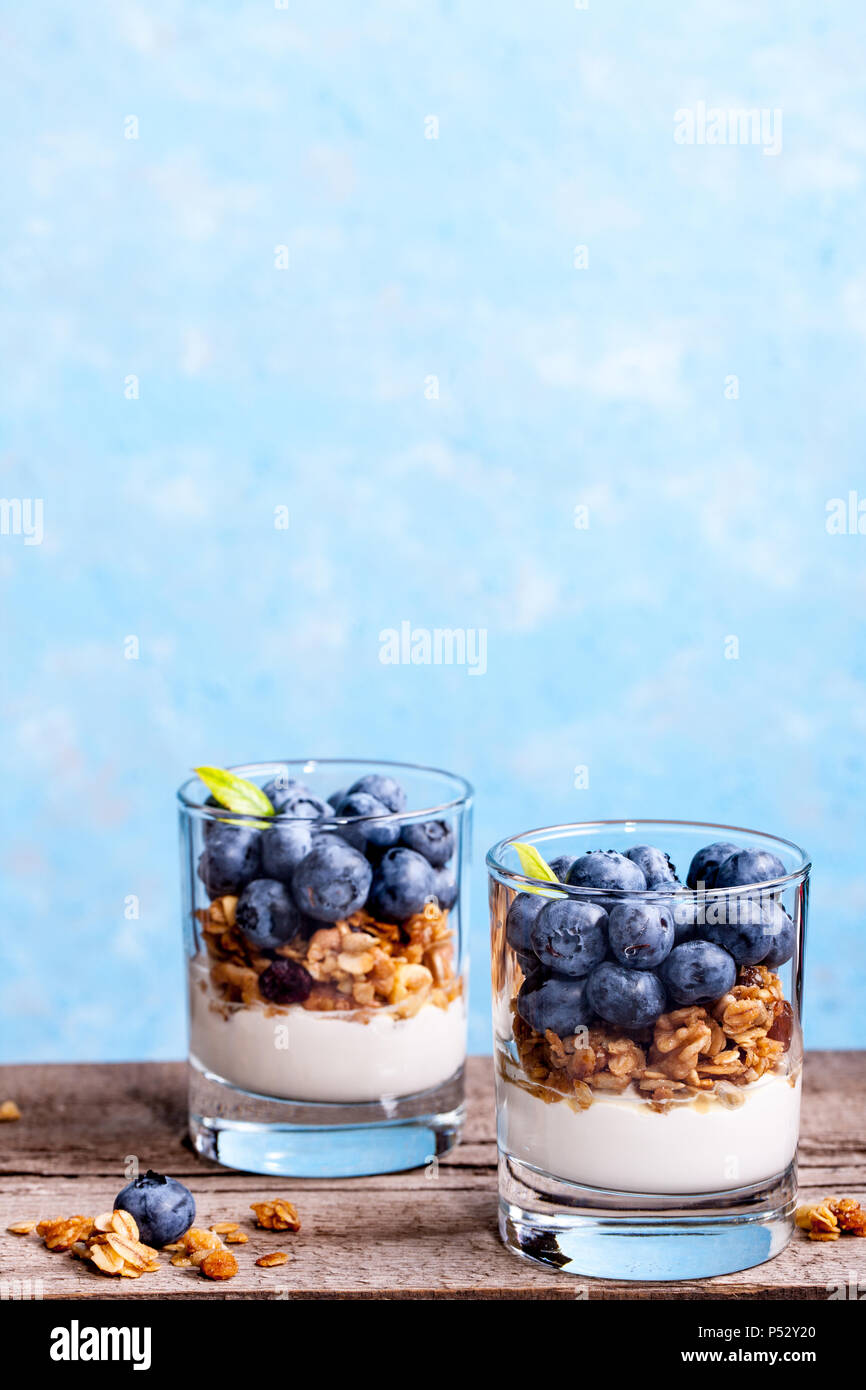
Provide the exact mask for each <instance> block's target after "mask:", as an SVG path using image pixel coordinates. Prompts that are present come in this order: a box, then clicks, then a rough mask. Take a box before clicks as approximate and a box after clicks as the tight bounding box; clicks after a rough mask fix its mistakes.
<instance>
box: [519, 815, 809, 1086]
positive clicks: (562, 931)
mask: <svg viewBox="0 0 866 1390" xmlns="http://www.w3.org/2000/svg"><path fill="white" fill-rule="evenodd" d="M518 848H520V846H518ZM523 848H524V849H527V848H528V847H526V846H524V847H523ZM536 862H537V861H536ZM542 863H543V861H542ZM545 867H546V868H548V869H549V870H552V874H551V882H550V885H549V886H548V888H547V889H546V890H545V889H540V888H537V889H535V890H533V891H526V892H521V893H517V894H515V895H514V896H513V897H512V898H511V901H510V904H509V906H508V910H507V914H506V918H505V923H504V928H505V938H506V942H507V944H508V946H509V947H510V948H511V951H512V952H513V953H514V962H515V964H514V971H515V980H516V982H520V981H522V983H519V987H518V988H517V989H516V996H515V999H514V1001H513V1011H514V1024H513V1032H514V1042H515V1044H516V1048H517V1056H518V1057H519V1059H520V1066H517V1065H515V1063H514V1058H513V1057H511V1058H509V1057H508V1056H505V1055H504V1056H503V1057H502V1058H500V1065H501V1068H502V1070H503V1074H504V1075H505V1076H506V1079H508V1080H511V1081H515V1082H516V1083H517V1084H518V1085H520V1086H522V1087H523V1088H524V1089H526V1090H529V1091H530V1092H531V1093H532V1094H535V1095H538V1096H539V1097H540V1098H542V1099H543V1100H545V1101H548V1102H550V1101H556V1100H561V1099H564V1098H565V1099H570V1100H572V1101H574V1100H575V1099H576V1100H577V1101H578V1103H579V1105H580V1107H582V1108H585V1107H586V1106H587V1105H588V1104H590V1103H591V1102H592V1100H593V1098H594V1097H595V1096H599V1095H605V1094H609V1095H613V1096H616V1095H622V1094H623V1093H624V1092H626V1091H628V1092H630V1093H631V1094H633V1095H635V1096H639V1097H641V1098H643V1099H645V1100H647V1101H649V1102H650V1104H651V1106H652V1107H653V1109H656V1110H658V1111H660V1112H665V1111H667V1110H668V1109H669V1108H670V1107H671V1105H672V1104H673V1103H675V1102H683V1101H690V1100H694V1099H695V1097H697V1096H699V1095H704V1096H705V1097H706V1096H707V1095H709V1096H711V1097H715V1096H717V1095H729V1094H730V1088H731V1087H737V1088H743V1087H746V1086H748V1085H749V1084H750V1083H752V1082H754V1081H757V1080H759V1079H760V1078H761V1077H763V1076H767V1075H768V1074H769V1073H773V1072H778V1073H780V1074H783V1073H784V1072H785V1071H786V1070H787V1069H788V1068H789V1066H791V1065H792V1063H791V1062H790V1059H789V1058H788V1057H787V1055H786V1054H787V1053H788V1049H789V1048H790V1046H791V1041H792V1034H793V1021H794V1015H793V1011H792V1009H791V1006H790V1004H789V1003H788V1001H787V1000H786V999H785V998H784V995H783V989H782V983H781V981H780V979H779V977H778V975H777V974H776V973H775V972H776V971H777V970H778V968H779V967H780V966H782V965H784V964H785V963H786V962H787V961H789V960H790V959H791V956H792V955H793V952H794V947H795V930H794V924H793V922H792V920H791V918H790V917H789V916H788V914H787V913H786V912H785V910H784V908H783V907H782V906H781V902H780V897H779V894H780V889H779V885H778V883H777V880H779V879H781V878H783V877H784V876H785V872H786V871H785V867H784V865H783V864H782V862H781V860H779V859H778V858H777V857H776V856H775V855H774V854H771V853H768V852H767V851H765V850H760V849H753V848H749V847H748V846H740V845H735V844H733V843H729V842H717V843H714V844H711V845H706V846H705V847H704V848H703V849H701V850H699V851H698V852H697V854H695V856H694V858H693V859H692V862H691V864H690V865H689V868H688V872H687V874H686V883H685V884H682V883H681V882H680V880H679V877H678V875H677V872H676V868H675V866H674V864H673V863H672V861H671V859H670V858H669V856H668V855H667V854H666V853H665V852H664V851H663V850H662V849H660V848H657V847H655V846H653V845H637V846H634V847H633V848H632V849H630V850H629V851H628V853H627V854H620V853H618V852H616V851H615V850H604V849H596V850H591V851H589V852H588V853H585V854H582V855H580V856H579V857H576V858H572V857H570V856H566V855H562V856H560V857H559V858H557V859H554V860H553V861H552V863H551V864H550V865H549V866H545ZM530 876H531V875H530ZM557 881H558V882H559V883H561V884H566V885H569V886H571V887H573V888H576V889H578V890H580V894H579V896H578V895H577V894H566V895H563V894H559V895H557V894H556V891H555V887H554V884H555V883H556V882H557ZM763 885H766V886H763ZM705 890H712V891H706V892H705ZM725 890H730V892H726V891H725ZM744 890H754V891H752V892H749V891H744ZM724 1087H727V1088H728V1091H727V1092H725V1090H724ZM728 1103H729V1104H730V1103H731V1102H730V1101H729V1102H728Z"/></svg>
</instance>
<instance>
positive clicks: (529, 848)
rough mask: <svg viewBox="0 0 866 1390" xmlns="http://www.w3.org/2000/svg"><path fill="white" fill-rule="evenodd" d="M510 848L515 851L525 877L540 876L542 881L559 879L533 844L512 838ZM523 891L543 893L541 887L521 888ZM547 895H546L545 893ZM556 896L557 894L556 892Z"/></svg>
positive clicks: (557, 880)
mask: <svg viewBox="0 0 866 1390" xmlns="http://www.w3.org/2000/svg"><path fill="white" fill-rule="evenodd" d="M511 844H512V848H514V849H515V850H516V851H517V857H518V859H519V860H520V867H521V869H522V870H523V872H524V873H525V874H526V877H527V878H540V879H541V880H542V881H543V882H544V883H558V882H559V879H558V878H557V877H556V874H555V873H554V872H553V870H552V869H551V867H550V865H549V864H548V862H547V860H546V859H543V858H542V856H541V855H540V854H539V853H538V850H537V849H536V848H535V846H534V845H528V844H526V843H525V842H524V841H523V840H512V842H511ZM521 891H522V892H524V893H543V892H544V889H543V888H523V889H522V890H521ZM545 896H547V895H545ZM556 896H559V895H558V894H557V895H556Z"/></svg>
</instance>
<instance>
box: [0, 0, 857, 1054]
mask: <svg viewBox="0 0 866 1390" xmlns="http://www.w3.org/2000/svg"><path fill="white" fill-rule="evenodd" d="M755 10H758V11H759V13H758V14H757V16H756V15H755V14H754V13H753V11H755ZM4 30H5V34H4V42H5V44H6V45H7V46H8V51H9V54H10V67H11V78H10V83H11V88H12V90H11V92H10V94H9V95H8V96H7V102H6V109H7V119H6V121H5V123H4V124H5V130H4V134H3V145H4V148H3V169H4V181H5V184H6V188H5V193H6V198H5V199H4V204H5V212H4V213H3V241H4V245H5V249H4V254H3V257H2V263H0V275H2V280H3V301H4V309H5V314H4V316H5V339H6V343H5V346H6V352H5V354H4V358H5V364H6V365H5V368H4V373H3V377H2V382H0V390H2V403H3V410H2V423H3V433H4V439H3V447H2V476H0V490H2V493H3V495H4V496H5V497H7V498H16V497H17V498H26V497H30V498H42V499H43V503H44V539H43V542H42V544H41V545H32V546H27V545H25V544H24V538H23V537H22V536H16V535H14V534H11V535H4V536H0V566H2V576H3V582H4V589H5V598H4V603H3V614H2V621H3V652H4V657H3V663H2V665H3V674H2V680H3V697H2V709H3V718H2V725H3V735H4V743H5V754H4V777H3V780H4V785H3V795H2V808H3V809H2V814H3V827H4V828H3V842H2V867H3V875H4V901H5V913H4V916H5V922H4V925H3V932H2V942H3V945H2V954H3V961H2V970H0V1020H2V1021H0V1027H2V1037H0V1044H2V1055H3V1056H5V1057H6V1058H22V1059H38V1058H121V1057H145V1056H149V1057H171V1056H176V1055H179V1054H180V1053H181V1052H182V1050H183V1047H184V1019H183V990H182V980H181V969H180V944H179V936H180V934H179V926H178V892H177V882H176V874H177V867H176V846H175V834H176V832H175V811H174V804H173V796H174V790H175V787H176V785H177V784H178V783H179V781H180V780H181V779H182V778H183V777H184V775H185V773H186V770H187V769H188V768H189V767H190V766H191V765H192V764H195V763H197V762H212V763H229V762H237V761H244V760H247V759H257V758H271V757H278V756H305V755H307V754H310V753H314V754H318V755H320V756H326V755H339V754H341V753H351V754H355V755H358V756H374V757H375V756H387V757H392V758H398V759H399V758H405V759H412V760H419V761H429V762H433V763H436V764H439V765H441V766H444V767H451V768H454V769H455V770H459V771H461V772H463V773H464V774H465V775H466V776H468V777H469V778H470V779H471V780H472V781H473V782H474V783H475V785H476V787H477V794H478V797H477V817H476V871H475V876H474V929H473V930H474V956H475V975H474V980H475V983H474V994H473V1001H474V1007H473V1038H472V1042H473V1046H474V1047H475V1048H476V1049H483V1048H486V1047H487V1046H488V1017H487V1007H488V1005H487V980H486V975H487V968H486V939H485V938H486V923H485V885H484V874H483V868H482V863H483V854H484V851H485V850H486V848H487V847H488V845H489V844H490V843H491V842H492V841H493V840H494V839H496V838H498V837H499V836H501V835H503V834H506V833H512V832H515V831H517V830H519V829H522V828H526V827H529V826H534V825H538V824H543V823H545V822H547V823H550V822H555V821H558V820H563V819H568V818H573V819H587V818H595V817H603V816H616V815H638V816H639V815H657V816H665V815H667V816H674V817H695V818H701V819H719V820H733V821H735V822H739V823H741V824H746V825H750V824H751V825H755V826H759V827H762V828H764V829H767V830H773V831H776V832H778V833H781V834H785V835H788V836H790V837H792V838H794V839H796V840H799V841H800V842H802V843H804V844H806V845H807V846H808V847H809V848H810V849H811V851H812V852H813V854H814V857H815V861H816V871H815V878H814V891H813V920H812V933H811V964H810V971H809V978H808V991H807V1003H808V1017H807V1031H808V1036H809V1040H810V1041H811V1043H812V1044H813V1045H825V1046H826V1045H848V1046H856V1045H860V1046H863V1045H866V1022H864V1011H863V1008H862V999H863V994H864V989H866V957H864V949H863V944H862V942H863V919H864V911H866V867H864V855H863V841H864V828H863V804H864V773H866V758H864V733H866V699H864V696H866V652H864V643H863V637H862V614H863V609H864V602H866V582H864V581H866V569H864V558H866V536H860V535H857V534H854V535H851V534H847V535H845V534H843V535H836V534H830V533H828V530H827V526H826V519H827V504H828V501H830V500H831V499H833V498H836V497H844V498H847V495H848V493H849V491H851V490H856V489H857V488H858V487H859V488H860V489H861V491H862V493H863V495H864V497H866V476H864V471H863V463H862V458H863V424H864V401H866V394H864V391H863V371H864V340H866V274H864V269H863V262H862V250H863V218H864V211H866V209H864V184H863V160H864V151H866V114H864V108H863V102H862V84H861V77H862V74H861V67H860V64H859V62H858V61H857V54H858V52H859V51H862V46H863V43H864V40H866V19H864V11H863V8H862V6H860V5H858V4H855V3H854V2H853V0H848V2H847V3H836V4H826V3H818V2H817V0H814V3H807V4H802V5H799V6H797V7H794V6H792V5H790V4H789V3H787V0H785V2H784V3H783V0H764V3H763V4H761V5H760V6H754V5H752V4H749V3H745V2H744V3H731V4H726V5H724V6H719V5H718V4H716V3H689V4H681V5H679V4H668V5H664V6H658V5H656V6H651V7H649V8H647V7H646V6H645V5H644V4H642V3H639V2H638V0H631V3H617V4H614V3H606V2H605V0H591V4H590V8H589V9H588V10H581V9H577V8H575V7H574V5H573V4H571V3H570V0H535V3H533V4H532V5H526V4H525V3H521V0H497V3H495V4H493V3H486V4H485V3H477V4H469V3H465V4H458V3H453V2H452V3H448V2H447V0H439V3H435V0H417V3H411V0H369V3H365V4H364V5H358V4H357V3H355V0H344V2H343V3H333V2H332V0H287V4H286V8H285V9H277V8H275V7H274V6H273V4H269V3H268V0H259V2H258V3H244V4H226V3H223V4H215V3H210V4H203V3H202V4H197V3H192V0H185V3H181V4H169V3H148V4H144V3H141V4H138V5H136V4H129V3H126V4H123V5H115V4H108V3H105V4H101V3H96V2H94V3H89V4H88V5H86V6H69V5H68V4H60V3H56V2H55V3H44V4H41V5H39V6H19V7H17V8H16V9H14V10H13V11H12V12H11V13H8V12H7V15H6V18H5V21H4ZM700 101H704V102H706V103H707V104H708V105H711V106H712V105H719V106H722V107H725V108H729V107H738V106H750V105H751V106H758V107H767V108H780V109H781V110H782V113H783V121H784V125H783V148H782V151H781V153H780V154H779V155H778V156H776V157H773V156H767V155H764V154H763V152H762V150H761V149H760V148H759V147H755V146H738V147H725V148H721V147H718V146H716V147H710V146H707V145H703V146H698V145H692V146H687V145H686V146H684V145H678V144H677V143H676V142H675V141H674V138H673V131H674V113H675V111H677V110H678V109H679V108H684V107H688V108H691V107H694V106H695V105H696V103H698V102H700ZM130 116H135V117H137V119H138V138H137V139H128V138H125V131H126V132H127V133H128V132H129V130H130V129H131V127H130V125H129V124H127V125H126V126H125V122H126V121H127V118H128V117H130ZM430 116H435V117H437V119H438V123H439V130H438V139H429V138H425V133H426V134H429V133H430V131H431V130H432V125H431V123H430V122H429V121H427V118H428V117H430ZM425 122H426V124H425ZM280 246H284V247H286V248H287V253H288V262H289V264H288V268H287V269H278V268H277V266H276V264H275V257H276V256H277V255H278V254H279V253H276V252H275V248H277V247H280ZM576 246H585V247H586V248H587V253H586V254H587V256H588V265H587V267H586V268H585V269H577V268H575V264H574V262H575V247H576ZM133 376H134V377H137V379H138V383H139V395H138V399H135V398H132V399H129V398H128V394H129V389H130V388H129V384H128V379H129V378H130V377H133ZM732 376H735V377H736V378H737V379H738V385H739V394H738V396H736V398H730V395H731V392H730V386H729V391H728V395H727V396H726V392H725V387H726V379H728V378H730V377H732ZM432 377H436V378H438V382H439V395H438V398H436V396H435V394H434V392H433V388H432V386H431V382H430V378H432ZM125 384H126V387H127V393H126V394H125V389H124V388H125ZM281 506H284V507H286V508H288V515H289V525H288V528H287V529H284V530H280V529H277V528H276V527H275V525H274V518H275V508H278V507H281ZM576 506H585V507H587V508H588V513H587V515H588V518H589V526H588V529H585V530H579V529H576V528H575V525H574V517H575V510H574V509H575V507H576ZM404 620H407V621H410V622H411V623H412V624H413V625H414V626H417V627H421V626H426V627H430V628H433V627H451V628H473V629H479V628H485V629H486V630H487V633H488V670H487V673H486V675H484V676H483V677H477V678H473V677H471V676H470V675H469V674H468V672H467V671H466V670H465V669H460V668H456V667H453V668H445V667H429V666H417V665H415V666H413V665H408V666H386V665H383V664H382V663H381V662H380V660H379V633H380V631H381V630H382V629H384V628H388V627H397V626H399V624H400V622H401V621H404ZM130 636H135V637H137V638H138V641H139V644H140V654H139V657H138V659H132V660H131V659H127V655H126V654H125V653H126V652H128V650H129V648H128V647H127V648H125V646H124V643H125V639H127V638H128V637H130ZM731 637H736V638H737V639H738V642H739V656H738V658H737V659H726V650H727V651H729V652H730V650H731V649H732V648H731V644H730V643H729V644H728V647H727V649H726V645H725V644H726V639H729V638H731ZM578 765H585V766H586V767H587V768H588V770H589V771H588V776H589V787H588V788H587V789H581V790H577V789H575V787H574V768H575V767H576V766H578ZM131 894H134V895H136V896H137V897H138V898H139V899H140V904H141V915H140V919H139V920H137V921H127V920H125V918H124V902H125V899H126V898H127V897H128V895H131Z"/></svg>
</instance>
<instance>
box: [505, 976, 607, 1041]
mask: <svg viewBox="0 0 866 1390" xmlns="http://www.w3.org/2000/svg"><path fill="white" fill-rule="evenodd" d="M517 1012H518V1013H519V1014H520V1017H521V1018H522V1019H523V1021H524V1023H528V1024H529V1026H530V1028H531V1029H532V1030H533V1031H534V1032H536V1033H544V1032H545V1031H546V1030H547V1029H548V1028H549V1029H550V1030H551V1032H553V1033H556V1034H557V1036H558V1037H560V1038H567V1037H570V1035H571V1034H572V1033H576V1032H577V1030H578V1028H584V1027H585V1026H586V1025H587V1024H588V1023H589V1020H590V1016H591V1011H590V1009H589V1007H588V1005H587V1001H586V980H585V979H579V980H576V979H574V977H573V976H571V975H548V976H547V978H546V979H543V980H539V979H538V977H537V976H528V977H527V978H526V979H525V980H524V981H523V984H522V985H521V986H520V989H519V990H518V993H517Z"/></svg>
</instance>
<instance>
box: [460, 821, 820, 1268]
mask: <svg viewBox="0 0 866 1390" xmlns="http://www.w3.org/2000/svg"><path fill="white" fill-rule="evenodd" d="M515 842H518V843H520V842H522V843H523V844H526V843H528V844H530V845H532V846H534V847H535V849H536V850H537V851H538V852H539V853H540V855H541V856H542V858H543V860H544V861H545V862H546V863H547V864H548V865H550V866H551V867H552V868H553V870H554V872H555V873H556V875H557V882H555V883H552V882H550V881H544V879H543V877H542V875H543V869H538V868H536V871H535V872H536V873H537V874H538V875H539V876H538V877H533V876H531V873H530V875H527V874H526V873H524V872H523V870H522V868H521V862H522V861H521V858H520V856H519V855H518V852H517V850H516V849H515ZM658 850H660V851H662V852H663V853H657V851H658ZM598 851H602V853H596V852H598ZM699 851H703V853H699ZM591 852H592V853H591ZM523 862H526V863H527V864H528V863H529V862H530V861H529V859H528V857H527V856H526V854H525V852H524V860H523ZM674 865H676V866H679V868H680V872H679V873H678V874H677V873H676V870H675V869H674ZM487 866H488V870H489V877H490V910H491V928H492V947H493V1011H494V1049H495V1064H496V1103H497V1125H498V1142H499V1155H500V1158H499V1210H500V1233H501V1235H502V1239H503V1241H504V1242H505V1244H506V1245H507V1246H508V1247H509V1249H511V1250H513V1251H514V1252H515V1253H517V1254H520V1255H523V1256H525V1257H528V1258H530V1259H533V1260H536V1261H539V1262H541V1263H542V1264H547V1265H553V1266H555V1267H557V1268H559V1269H564V1270H567V1271H569V1272H571V1273H574V1274H584V1275H591V1276H596V1277H600V1278H611V1279H640V1280H670V1279H692V1278H698V1277H706V1276H710V1275H714V1274H724V1273H729V1272H731V1271H733V1270H739V1269H747V1268H749V1267H751V1266H753V1265H756V1264H760V1263H762V1262H763V1261H764V1260H767V1259H769V1258H771V1257H772V1256H773V1255H776V1254H778V1253H779V1251H780V1250H782V1249H783V1247H784V1246H785V1244H786V1243H787V1241H788V1239H789V1237H790V1234H791V1231H792V1229H793V1218H794V1209H795V1197H796V1149H797V1138H798V1131H799V1115H800V1090H801V1081H802V1060H803V1047H802V1034H801V1027H800V1012H801V994H802V966H803V938H804V932H805V925H806V912H807V901H808V881H809V870H810V864H809V861H808V858H807V856H806V854H805V853H804V852H803V851H802V850H801V849H799V848H798V847H797V846H796V845H794V844H791V843H789V842H788V841H786V840H780V839H777V838H776V837H774V836H771V835H765V834H761V833H759V832H756V831H752V830H743V829H738V828H736V827H731V826H721V825H708V824H690V823H686V822H682V821H597V822H593V823H586V824H579V825H559V826H552V827H549V828H547V829H542V830H534V831H530V832H527V833H525V834H522V835H517V836H514V837H511V838H509V839H505V840H502V841H501V842H500V843H499V844H497V845H495V846H494V847H493V849H492V850H491V851H490V853H489V854H488V856H487ZM687 874H688V882H686V879H687ZM680 879H682V882H680V881H679V880H680ZM750 880H754V881H750Z"/></svg>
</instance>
